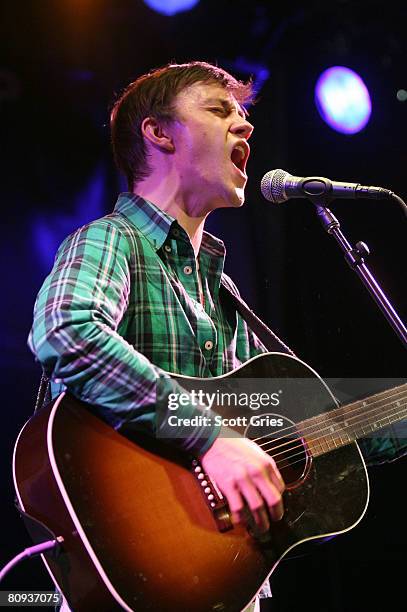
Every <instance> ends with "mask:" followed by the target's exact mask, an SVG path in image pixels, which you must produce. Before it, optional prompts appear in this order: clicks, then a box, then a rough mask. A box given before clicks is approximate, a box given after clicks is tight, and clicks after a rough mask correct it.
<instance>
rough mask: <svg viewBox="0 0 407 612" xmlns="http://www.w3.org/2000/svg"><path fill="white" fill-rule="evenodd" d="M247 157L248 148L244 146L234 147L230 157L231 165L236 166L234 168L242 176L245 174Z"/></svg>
mask: <svg viewBox="0 0 407 612" xmlns="http://www.w3.org/2000/svg"><path fill="white" fill-rule="evenodd" d="M248 157H249V146H248V145H246V146H244V145H242V144H238V145H236V146H235V147H234V148H233V150H232V153H231V155H230V159H231V160H232V163H233V165H234V166H236V168H237V169H238V170H240V172H242V174H246V162H247V158H248Z"/></svg>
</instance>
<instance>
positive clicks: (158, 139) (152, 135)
mask: <svg viewBox="0 0 407 612" xmlns="http://www.w3.org/2000/svg"><path fill="white" fill-rule="evenodd" d="M141 133H142V134H143V136H144V137H145V138H146V139H147V140H148V141H149V142H151V144H152V145H154V146H155V147H158V148H159V149H163V150H164V151H169V152H171V153H172V152H173V151H174V150H175V147H174V143H173V140H172V137H171V135H170V133H169V131H168V129H167V128H166V127H164V126H162V125H161V124H160V123H159V122H158V121H157V119H154V117H146V118H145V119H143V122H142V124H141Z"/></svg>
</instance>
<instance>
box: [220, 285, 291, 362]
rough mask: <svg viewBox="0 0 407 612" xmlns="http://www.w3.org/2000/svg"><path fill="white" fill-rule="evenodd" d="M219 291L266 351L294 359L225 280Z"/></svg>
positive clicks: (288, 349)
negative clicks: (284, 354)
mask: <svg viewBox="0 0 407 612" xmlns="http://www.w3.org/2000/svg"><path fill="white" fill-rule="evenodd" d="M221 289H223V294H224V295H225V297H226V299H228V300H229V302H230V303H232V305H233V307H234V308H235V310H237V312H238V313H239V314H240V316H241V317H242V318H243V319H244V320H245V321H246V323H247V325H248V326H249V327H250V329H251V330H252V332H254V333H255V334H256V336H257V337H258V338H259V340H261V342H262V343H263V344H264V346H265V347H266V349H268V350H269V351H271V352H278V353H287V354H288V355H292V356H293V357H295V354H294V351H292V350H291V349H290V348H289V347H288V346H287V345H286V344H284V342H283V341H282V340H280V338H279V337H278V336H276V334H275V333H274V332H272V331H271V329H270V328H269V327H267V325H266V324H265V323H263V321H262V320H261V319H259V317H258V316H257V315H256V314H255V313H254V312H253V310H251V309H250V308H249V306H248V305H247V304H246V302H244V301H243V300H242V298H241V297H240V295H238V294H237V293H236V292H235V290H234V287H232V286H230V285H229V284H228V283H227V281H226V279H224V277H222V279H221Z"/></svg>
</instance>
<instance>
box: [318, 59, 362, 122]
mask: <svg viewBox="0 0 407 612" xmlns="http://www.w3.org/2000/svg"><path fill="white" fill-rule="evenodd" d="M315 103H316V106H317V109H318V112H319V114H320V115H321V117H322V119H323V120H324V121H325V122H326V123H327V124H328V125H329V126H330V127H331V128H333V129H334V130H336V131H337V132H340V133H341V134H356V133H357V132H360V131H361V130H363V128H364V127H365V126H366V124H367V123H368V121H369V119H370V115H371V112H372V103H371V100H370V95H369V92H368V89H367V87H366V85H365V84H364V82H363V80H362V79H361V77H360V76H359V75H358V74H356V72H354V71H353V70H351V69H350V68H346V67H345V66H333V67H332V68H328V69H327V70H325V71H324V72H323V73H322V74H321V76H320V77H319V79H318V81H317V84H316V86H315Z"/></svg>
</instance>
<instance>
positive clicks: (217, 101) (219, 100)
mask: <svg viewBox="0 0 407 612" xmlns="http://www.w3.org/2000/svg"><path fill="white" fill-rule="evenodd" d="M204 104H205V105H207V104H220V105H221V106H222V107H223V108H224V109H225V110H229V111H233V110H234V105H233V104H232V103H231V102H230V100H225V99H224V98H207V99H206V100H205V101H204ZM237 106H238V109H239V110H240V111H241V113H240V114H241V115H242V116H243V118H246V117H248V116H249V113H248V112H247V110H246V109H245V107H244V106H242V105H241V104H239V103H237Z"/></svg>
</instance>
